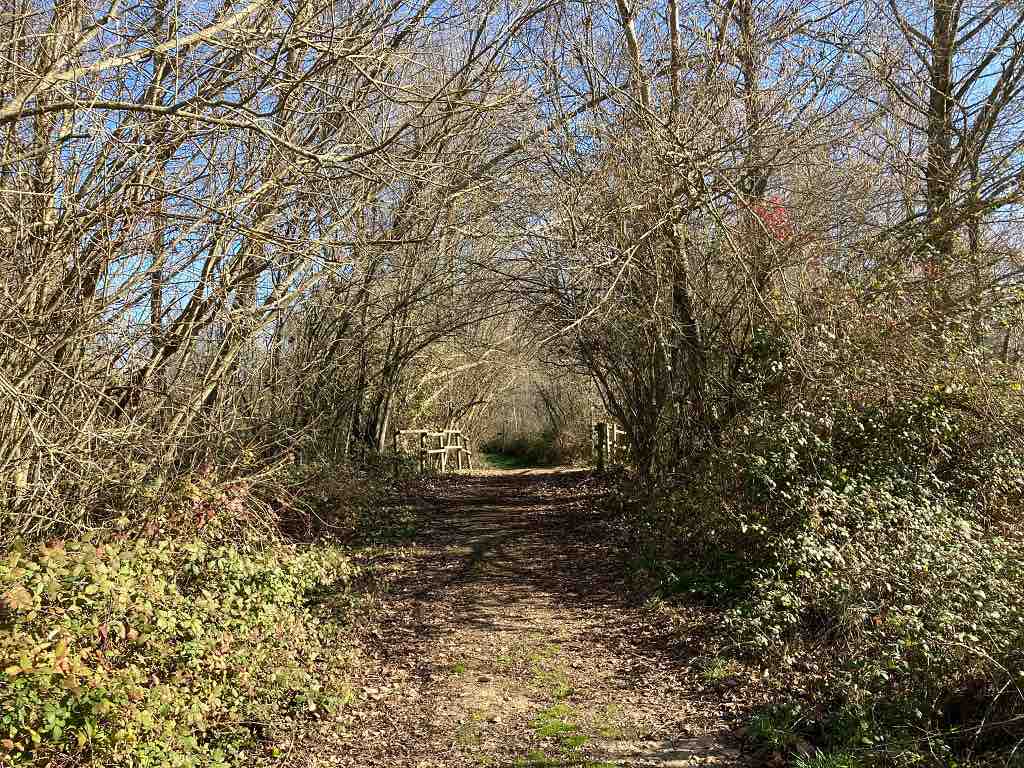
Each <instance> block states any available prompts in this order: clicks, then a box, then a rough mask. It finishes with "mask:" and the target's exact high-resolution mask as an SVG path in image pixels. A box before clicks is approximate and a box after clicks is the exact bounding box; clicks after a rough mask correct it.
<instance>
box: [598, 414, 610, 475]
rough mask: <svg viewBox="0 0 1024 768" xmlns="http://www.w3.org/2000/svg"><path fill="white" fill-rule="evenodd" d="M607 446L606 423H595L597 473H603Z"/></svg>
mask: <svg viewBox="0 0 1024 768" xmlns="http://www.w3.org/2000/svg"><path fill="white" fill-rule="evenodd" d="M607 444H608V422H605V421H599V422H597V471H598V472H604V467H605V455H604V452H605V448H606V447H607Z"/></svg>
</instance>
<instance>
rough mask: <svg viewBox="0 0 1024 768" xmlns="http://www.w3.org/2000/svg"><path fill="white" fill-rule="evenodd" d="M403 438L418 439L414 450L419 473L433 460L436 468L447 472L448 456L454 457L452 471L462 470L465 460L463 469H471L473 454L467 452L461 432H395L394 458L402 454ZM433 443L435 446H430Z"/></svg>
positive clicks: (424, 430) (406, 430)
mask: <svg viewBox="0 0 1024 768" xmlns="http://www.w3.org/2000/svg"><path fill="white" fill-rule="evenodd" d="M403 437H417V438H418V439H419V444H418V446H417V448H416V449H415V450H416V452H417V455H418V456H419V464H420V472H423V471H424V470H425V469H426V468H427V463H428V462H430V461H434V460H436V461H437V468H438V469H439V470H440V471H441V472H447V471H448V457H449V456H453V457H454V462H453V464H454V467H453V468H454V469H456V470H459V471H461V470H462V469H463V466H462V465H463V460H465V465H466V466H465V469H472V468H473V452H472V451H471V450H469V444H468V441H467V440H466V436H465V435H463V434H462V430H459V429H443V430H441V431H440V432H435V431H432V430H429V429H400V430H397V431H396V432H395V442H394V447H395V455H396V456H397V455H398V454H399V453H404V451H403V446H402V438H403ZM435 441H436V442H437V444H436V445H432V443H434V442H435ZM435 457H436V459H435Z"/></svg>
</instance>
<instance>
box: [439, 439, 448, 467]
mask: <svg viewBox="0 0 1024 768" xmlns="http://www.w3.org/2000/svg"><path fill="white" fill-rule="evenodd" d="M437 443H438V448H440V449H441V453H440V454H439V455H440V456H441V474H442V475H443V474H444V473H445V472H447V471H448V440H447V435H445V434H444V432H442V433H441V435H440V437H438V438H437Z"/></svg>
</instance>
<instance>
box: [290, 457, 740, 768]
mask: <svg viewBox="0 0 1024 768" xmlns="http://www.w3.org/2000/svg"><path fill="white" fill-rule="evenodd" d="M593 495H594V490H593V484H592V482H591V481H590V480H589V475H588V474H587V473H585V472H580V471H576V470H554V471H552V470H525V471H524V470H512V471H493V470H492V471H486V472H480V473H476V474H471V475H461V476H458V477H456V478H453V479H445V480H443V481H439V483H438V485H437V489H436V495H435V496H432V497H430V498H426V499H422V500H421V501H420V504H419V506H420V518H421V519H420V526H419V527H418V530H417V533H416V535H415V536H414V538H413V539H412V541H411V542H410V543H409V544H408V545H406V546H404V547H400V548H398V549H396V550H394V551H393V552H389V553H388V554H387V555H386V557H388V558H393V561H392V565H394V566H395V568H396V576H395V578H394V580H393V581H391V582H390V583H389V585H388V588H387V589H386V590H385V591H384V593H383V595H382V596H381V598H380V602H379V604H377V605H375V606H374V608H373V611H374V614H373V615H374V617H375V618H374V619H373V620H372V621H371V622H369V623H368V625H367V630H366V631H365V633H364V634H363V637H362V641H361V645H362V651H361V654H362V657H361V659H360V660H359V661H358V663H357V664H356V665H355V666H356V667H357V668H358V669H359V670H360V672H359V678H358V679H357V680H355V681H354V686H353V691H354V700H353V702H352V704H351V705H350V706H349V708H348V709H347V710H346V714H345V715H344V716H343V717H342V718H341V721H340V722H339V723H330V724H328V723H324V726H325V728H324V731H323V732H322V733H321V737H324V738H326V739H327V740H328V742H329V743H328V744H324V743H322V742H321V743H320V744H319V745H318V746H317V747H316V748H315V752H314V751H312V750H302V749H298V750H296V752H298V753H302V752H306V753H307V757H306V758H305V759H304V760H303V762H304V763H305V764H307V765H311V766H313V765H317V766H326V765H345V766H349V765H351V766H360V767H361V768H370V767H371V766H374V767H375V766H391V767H393V768H398V766H410V767H413V768H449V767H454V766H490V767H491V768H505V767H507V768H512V767H513V766H522V767H523V768H525V767H526V766H589V768H610V767H611V766H635V767H637V768H639V767H640V766H662V767H663V768H669V767H670V766H675V767H677V768H680V767H682V766H687V767H688V766H697V765H737V764H739V763H740V762H741V760H740V757H739V755H738V754H737V753H736V752H735V751H734V750H733V749H731V748H730V747H727V746H726V745H725V743H726V741H727V739H726V734H727V732H728V726H727V725H726V722H727V718H728V716H729V714H730V711H732V710H735V709H736V708H738V704H737V705H730V704H729V698H730V697H729V696H728V695H726V696H725V697H724V699H723V696H721V695H720V693H719V694H715V695H713V696H709V695H708V694H707V693H706V691H705V690H704V688H702V684H701V681H700V680H698V679H696V677H697V676H696V675H695V674H694V673H693V672H692V670H689V669H688V668H687V666H686V662H685V652H680V649H679V648H672V647H670V644H669V643H668V641H667V640H666V639H665V636H666V634H667V633H666V632H664V630H663V629H662V630H661V631H659V629H658V627H657V626H655V625H656V624H657V621H654V620H652V617H651V615H650V613H651V612H650V611H646V610H644V609H643V608H642V607H639V606H635V605H630V604H629V603H628V602H626V600H625V598H624V597H623V593H624V589H623V586H622V584H621V576H620V575H618V574H617V573H616V566H615V564H616V558H615V557H614V555H613V553H611V552H610V551H609V550H608V548H607V547H606V546H605V545H603V544H602V541H603V540H604V539H607V534H606V533H604V534H603V535H600V532H598V533H595V531H596V530H597V529H596V527H595V526H597V525H598V521H597V520H596V518H595V515H594V512H593V508H594V504H593V501H594V498H593ZM592 534H593V535H592ZM675 634H676V636H677V637H678V634H679V633H678V632H677V633H675ZM328 726H329V727H328ZM311 752H312V753H311ZM292 764H295V763H294V762H293V763H292Z"/></svg>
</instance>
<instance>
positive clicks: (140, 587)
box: [0, 538, 353, 766]
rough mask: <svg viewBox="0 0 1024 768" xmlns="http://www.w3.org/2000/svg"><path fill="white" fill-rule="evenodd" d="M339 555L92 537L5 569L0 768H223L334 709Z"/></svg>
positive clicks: (32, 554) (339, 696) (341, 585)
mask: <svg viewBox="0 0 1024 768" xmlns="http://www.w3.org/2000/svg"><path fill="white" fill-rule="evenodd" d="M352 574H353V566H352V565H351V564H350V562H349V561H348V559H347V558H346V557H345V556H344V554H342V553H341V552H340V551H339V550H337V549H333V548H325V547H319V548H317V549H300V548H297V547H294V546H284V545H275V546H270V547H267V548H264V549H251V550H247V549H239V548H235V547H230V546H214V545H211V544H208V543H205V542H203V541H200V540H198V539H191V540H144V539H139V540H137V541H100V540H98V539H95V538H86V539H84V540H81V541H74V542H66V543H62V542H55V543H51V544H49V545H46V546H39V547H33V548H25V547H15V548H14V549H13V550H11V551H10V552H9V553H8V554H7V555H6V557H5V558H4V559H3V560H0V764H10V765H19V766H21V765H53V764H58V763H60V764H83V765H118V766H157V765H161V766H162V765H175V766H227V765H236V764H241V763H242V762H251V761H252V760H253V759H256V758H260V757H261V756H269V755H271V754H272V752H273V742H274V732H275V729H276V728H277V727H279V726H280V724H281V723H282V722H284V721H285V720H287V719H289V718H292V719H294V718H297V717H300V716H310V715H314V716H315V715H319V714H321V713H328V712H332V711H334V710H336V709H338V708H339V707H340V706H342V705H343V703H344V701H345V697H346V690H347V689H346V685H345V680H344V675H343V669H341V668H340V666H339V663H338V661H337V658H338V651H337V643H338V639H339V633H340V632H341V631H342V625H341V624H340V623H339V621H338V619H337V616H336V613H335V612H336V610H337V609H338V606H331V605H326V604H324V603H323V601H324V599H325V596H330V595H344V592H345V589H346V584H347V583H348V580H349V578H350V577H351V576H352Z"/></svg>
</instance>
